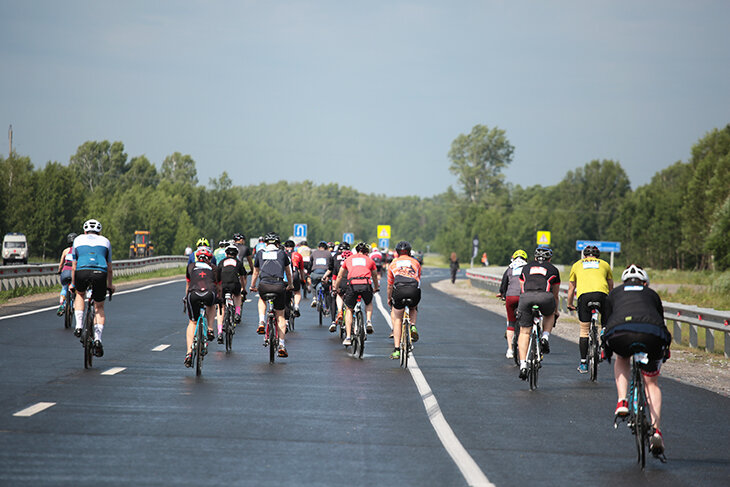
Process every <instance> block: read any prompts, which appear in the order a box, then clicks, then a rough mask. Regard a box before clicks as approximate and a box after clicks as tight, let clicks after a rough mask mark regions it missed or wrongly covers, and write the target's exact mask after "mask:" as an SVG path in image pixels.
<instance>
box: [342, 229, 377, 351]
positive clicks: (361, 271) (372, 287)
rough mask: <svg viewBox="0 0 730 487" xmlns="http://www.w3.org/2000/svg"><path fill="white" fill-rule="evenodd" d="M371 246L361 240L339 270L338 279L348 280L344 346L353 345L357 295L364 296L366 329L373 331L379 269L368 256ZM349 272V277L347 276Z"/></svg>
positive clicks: (345, 299)
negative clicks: (353, 319) (353, 322)
mask: <svg viewBox="0 0 730 487" xmlns="http://www.w3.org/2000/svg"><path fill="white" fill-rule="evenodd" d="M368 253H370V247H369V246H368V244H366V243H365V242H360V243H359V244H357V246H356V247H355V253H354V254H353V255H351V256H349V257H348V258H347V259H345V260H344V261H343V262H342V266H341V267H340V270H339V272H338V273H337V281H338V282H342V283H344V282H345V280H346V283H347V284H346V286H347V287H346V289H345V297H344V303H345V306H347V312H346V313H345V331H346V336H345V339H344V340H343V341H342V344H343V345H344V346H346V347H347V346H349V345H352V312H353V309H354V308H355V304H356V303H357V297H358V296H362V300H363V302H364V303H365V316H366V317H367V324H366V326H365V329H366V330H367V332H368V333H373V332H374V331H375V330H374V329H373V323H372V318H373V293H377V292H378V281H377V277H378V276H377V269H376V268H375V262H373V261H372V259H370V257H368ZM345 273H347V277H345Z"/></svg>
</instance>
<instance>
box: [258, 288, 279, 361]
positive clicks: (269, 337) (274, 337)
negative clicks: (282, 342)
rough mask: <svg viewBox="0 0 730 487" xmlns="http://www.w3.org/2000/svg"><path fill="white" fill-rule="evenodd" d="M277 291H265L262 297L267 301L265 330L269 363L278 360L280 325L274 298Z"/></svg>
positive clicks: (265, 344)
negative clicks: (277, 319)
mask: <svg viewBox="0 0 730 487" xmlns="http://www.w3.org/2000/svg"><path fill="white" fill-rule="evenodd" d="M276 296H277V295H276V293H264V294H262V295H261V298H262V299H263V300H264V301H266V331H265V332H264V347H269V363H271V364H273V363H274V362H275V360H276V349H277V348H278V347H279V327H278V326H277V322H276V314H275V313H274V299H276Z"/></svg>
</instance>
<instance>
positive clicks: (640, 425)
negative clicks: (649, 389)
mask: <svg viewBox="0 0 730 487" xmlns="http://www.w3.org/2000/svg"><path fill="white" fill-rule="evenodd" d="M630 351H631V353H632V355H631V382H630V384H629V397H628V401H629V414H628V416H625V417H621V416H617V417H616V418H615V419H614V421H613V427H614V428H618V423H619V422H620V421H626V422H627V425H628V427H629V429H630V430H631V433H632V434H633V435H634V439H635V441H636V453H637V462H636V463H638V464H640V465H641V469H642V470H643V469H644V467H645V465H646V449H647V447H648V446H649V440H650V438H651V435H652V426H651V425H652V420H651V411H650V410H649V405H648V403H647V402H646V390H645V389H644V376H643V374H642V372H641V367H640V366H639V364H644V365H646V364H648V363H649V355H648V354H647V353H646V351H645V348H644V345H643V344H641V343H636V344H633V345H631V348H630ZM654 456H655V458H657V459H658V460H659V461H661V462H662V463H665V462H666V461H667V459H666V457H665V456H664V454H663V453H662V454H659V455H654Z"/></svg>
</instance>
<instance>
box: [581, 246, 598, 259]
mask: <svg viewBox="0 0 730 487" xmlns="http://www.w3.org/2000/svg"><path fill="white" fill-rule="evenodd" d="M600 255H601V251H600V250H598V247H596V246H595V245H587V246H586V248H584V249H583V257H595V258H598V257H600Z"/></svg>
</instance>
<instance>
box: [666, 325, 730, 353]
mask: <svg viewBox="0 0 730 487" xmlns="http://www.w3.org/2000/svg"><path fill="white" fill-rule="evenodd" d="M667 326H668V327H670V329H669V331H670V332H671V333H672V335H674V329H673V328H672V327H671V324H669V323H668V324H667ZM681 326H682V343H681V344H678V343H676V342H674V341H672V348H678V349H679V350H686V351H693V352H696V351H698V350H700V351H702V352H705V353H711V354H713V355H719V356H721V357H724V356H725V335H726V334H725V333H722V332H712V330H708V329H707V328H702V327H701V326H698V327H697V348H694V347H690V346H689V328H690V326H689V323H681ZM708 332H711V333H713V335H714V337H715V347H714V349H713V350H712V352H710V351H709V350H707V333H708ZM672 340H674V336H672Z"/></svg>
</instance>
